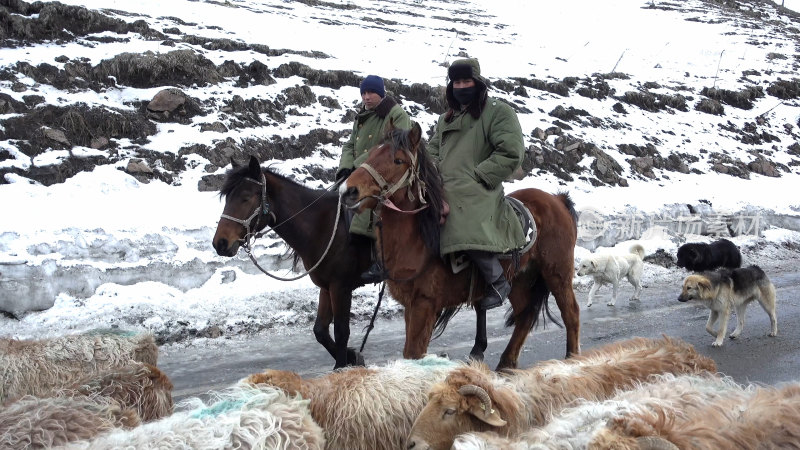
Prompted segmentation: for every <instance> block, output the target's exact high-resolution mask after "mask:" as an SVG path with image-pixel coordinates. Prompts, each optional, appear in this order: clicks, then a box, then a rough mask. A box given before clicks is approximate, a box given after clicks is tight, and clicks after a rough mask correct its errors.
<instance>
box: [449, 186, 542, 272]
mask: <svg viewBox="0 0 800 450" xmlns="http://www.w3.org/2000/svg"><path fill="white" fill-rule="evenodd" d="M505 199H506V201H507V202H508V203H509V204H510V205H511V206H512V207H513V208H514V212H515V213H516V215H517V219H519V221H520V224H521V225H522V233H523V234H524V235H525V245H523V246H522V247H520V248H515V249H513V250H511V251H509V252H507V253H504V254H502V255H500V258H501V259H509V258H513V259H514V260H515V261H519V255H521V254H523V253H525V252H527V251H528V250H530V249H531V247H533V243H534V242H535V241H536V235H537V230H536V222H534V220H533V214H531V212H530V211H529V210H528V208H526V207H525V205H523V204H522V202H521V201H519V200H517V199H515V198H514V197H509V196H506V197H505ZM469 264H470V259H469V257H468V256H467V255H466V254H465V253H463V252H456V253H451V254H450V268H451V269H452V270H453V273H454V274H455V273H459V272H461V271H462V270H464V269H466V268H467V267H469Z"/></svg>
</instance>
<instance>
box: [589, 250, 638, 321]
mask: <svg viewBox="0 0 800 450" xmlns="http://www.w3.org/2000/svg"><path fill="white" fill-rule="evenodd" d="M643 257H644V247H642V246H641V245H639V244H634V245H632V246H631V248H630V254H629V255H591V256H588V257H586V258H584V259H583V260H582V261H581V263H580V265H579V266H578V275H580V276H584V275H591V276H592V278H594V283H593V284H592V288H591V289H590V290H589V301H587V302H586V307H589V306H592V301H593V300H594V294H595V293H596V292H597V289H598V288H600V286H602V285H604V284H608V283H611V285H612V286H614V294H613V296H612V297H611V301H610V302H608V306H614V304H615V303H616V302H617V293H618V292H619V282H620V281H621V280H622V279H623V278H627V279H628V281H629V282H630V283H631V284H632V285H633V287H634V292H633V297H631V300H639V294H641V293H642V269H643V268H644V262H643V261H642V258H643Z"/></svg>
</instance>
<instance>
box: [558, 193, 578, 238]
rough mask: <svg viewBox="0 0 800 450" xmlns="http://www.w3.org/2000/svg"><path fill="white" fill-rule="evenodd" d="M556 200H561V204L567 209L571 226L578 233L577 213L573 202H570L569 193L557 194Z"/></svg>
mask: <svg viewBox="0 0 800 450" xmlns="http://www.w3.org/2000/svg"><path fill="white" fill-rule="evenodd" d="M558 199H559V200H561V203H563V204H564V206H565V207H566V208H567V211H569V215H570V216H572V226H573V227H574V228H575V232H576V233H577V232H578V213H577V212H576V211H575V202H574V201H572V197H570V196H569V192H559V193H558Z"/></svg>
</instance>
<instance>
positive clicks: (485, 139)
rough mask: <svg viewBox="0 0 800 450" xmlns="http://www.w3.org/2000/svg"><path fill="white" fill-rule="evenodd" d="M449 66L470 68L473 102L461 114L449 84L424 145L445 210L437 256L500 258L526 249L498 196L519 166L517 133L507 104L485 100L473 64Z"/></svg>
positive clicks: (514, 220) (516, 123)
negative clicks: (444, 105) (466, 253)
mask: <svg viewBox="0 0 800 450" xmlns="http://www.w3.org/2000/svg"><path fill="white" fill-rule="evenodd" d="M453 64H469V65H471V66H472V78H473V79H475V85H476V86H477V88H478V93H477V97H476V100H475V101H473V102H472V103H471V104H470V105H469V106H468V107H467V108H466V109H464V110H461V107H460V105H459V103H458V102H457V101H456V99H455V97H453V82H452V80H451V81H450V83H449V84H448V85H447V93H446V95H447V102H448V104H449V105H450V108H451V109H450V110H449V111H448V112H446V113H444V114H442V115H441V116H439V121H438V122H437V124H436V131H435V133H434V135H433V138H431V141H430V142H429V143H428V152H429V153H430V155H431V157H432V158H433V160H434V161H436V162H437V166H438V168H439V172H440V173H441V176H442V181H443V182H444V193H445V198H446V200H447V202H448V203H449V204H450V215H449V216H448V217H447V221H446V222H445V224H444V227H443V229H442V235H441V254H442V255H446V254H448V253H453V252H457V251H462V250H483V251H488V252H492V253H505V252H508V251H510V250H513V249H515V248H519V247H522V246H523V245H525V236H524V234H523V231H522V226H521V224H520V221H519V219H518V218H517V216H516V214H515V213H514V210H513V209H512V207H511V205H510V204H508V203H507V201H506V200H505V194H504V192H503V181H504V180H505V179H506V178H508V177H509V176H510V175H511V174H512V173H513V172H514V170H516V169H517V168H518V167H520V165H521V164H522V159H523V156H524V152H525V149H524V144H523V140H522V128H521V127H520V124H519V120H518V119H517V115H516V113H515V112H514V110H513V109H511V107H510V106H509V105H508V104H506V103H504V102H503V101H500V100H496V99H491V98H489V97H488V95H487V86H486V82H485V81H484V79H483V78H482V77H481V76H480V66H479V65H478V61H477V60H475V59H466V60H463V59H462V60H457V61H454V62H453Z"/></svg>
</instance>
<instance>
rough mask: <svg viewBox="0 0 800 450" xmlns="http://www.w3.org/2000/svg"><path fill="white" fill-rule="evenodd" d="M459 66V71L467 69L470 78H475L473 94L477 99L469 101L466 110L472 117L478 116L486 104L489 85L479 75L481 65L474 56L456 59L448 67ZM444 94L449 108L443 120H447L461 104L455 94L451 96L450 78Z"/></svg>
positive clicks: (451, 81) (458, 109)
mask: <svg viewBox="0 0 800 450" xmlns="http://www.w3.org/2000/svg"><path fill="white" fill-rule="evenodd" d="M454 68H459V69H460V70H461V71H467V72H468V73H469V75H470V76H471V78H472V79H473V80H475V87H476V88H477V89H478V92H477V93H476V94H475V95H476V98H477V101H475V102H472V103H470V105H469V106H468V107H467V112H469V114H470V115H471V116H472V117H474V118H476V119H477V118H478V117H480V116H481V112H483V109H484V108H485V106H486V100H487V99H488V97H489V87H488V84H487V83H486V79H484V78H483V77H482V76H481V65H480V63H479V62H478V60H477V59H475V58H465V59H457V60H455V61H453V63H452V64H450V69H454ZM450 69H448V74H449V73H450V71H451V70H450ZM445 95H446V98H447V105H448V106H450V110H449V111H448V112H447V116H446V117H445V120H447V121H448V122H449V121H450V120H451V119H452V118H453V115H454V114H455V113H456V111H460V110H461V104H460V103H458V100H456V98H455V96H453V80H452V79H451V80H450V81H448V83H447V89H446V90H445Z"/></svg>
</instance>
